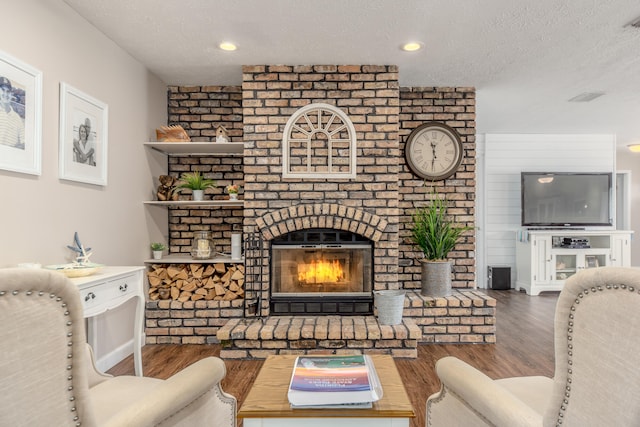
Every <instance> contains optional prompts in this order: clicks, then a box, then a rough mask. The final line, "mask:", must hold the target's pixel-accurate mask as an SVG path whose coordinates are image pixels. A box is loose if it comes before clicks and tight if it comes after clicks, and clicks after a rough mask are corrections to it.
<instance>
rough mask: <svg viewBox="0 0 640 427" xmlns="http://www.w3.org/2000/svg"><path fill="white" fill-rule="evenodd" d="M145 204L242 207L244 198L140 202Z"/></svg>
mask: <svg viewBox="0 0 640 427" xmlns="http://www.w3.org/2000/svg"><path fill="white" fill-rule="evenodd" d="M142 203H144V204H145V205H155V206H165V207H181V206H182V207H189V206H203V207H207V206H208V207H244V200H202V201H195V200H174V201H168V202H162V201H158V200H148V201H145V202H142Z"/></svg>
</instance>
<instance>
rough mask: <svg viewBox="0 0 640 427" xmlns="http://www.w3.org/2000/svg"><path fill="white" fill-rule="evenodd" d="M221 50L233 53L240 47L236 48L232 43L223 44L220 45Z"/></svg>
mask: <svg viewBox="0 0 640 427" xmlns="http://www.w3.org/2000/svg"><path fill="white" fill-rule="evenodd" d="M219 46H220V49H222V50H226V51H228V52H232V51H234V50H236V49H237V48H238V46H236V45H235V44H233V43H231V42H222V43H220V45H219Z"/></svg>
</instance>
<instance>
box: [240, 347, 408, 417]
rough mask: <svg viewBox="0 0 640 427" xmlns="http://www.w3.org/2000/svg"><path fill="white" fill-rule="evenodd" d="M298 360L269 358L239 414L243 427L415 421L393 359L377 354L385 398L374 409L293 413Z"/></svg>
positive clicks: (376, 363) (376, 364) (374, 361)
mask: <svg viewBox="0 0 640 427" xmlns="http://www.w3.org/2000/svg"><path fill="white" fill-rule="evenodd" d="M296 357H297V356H295V355H282V356H269V357H267V359H266V360H265V362H264V365H263V366H262V369H261V370H260V372H259V373H258V376H257V377H256V379H255V382H254V383H253V386H252V387H251V390H249V394H248V395H247V398H246V399H245V401H244V402H243V403H242V407H241V408H240V410H239V411H238V418H242V419H243V426H244V427H299V426H301V425H304V427H320V426H330V427H360V426H366V427H409V420H410V418H413V417H415V412H414V411H413V407H412V406H411V402H410V401H409V398H408V396H407V392H406V390H405V389H404V385H403V384H402V379H401V378H400V375H399V374H398V369H397V368H396V364H395V362H394V361H393V358H392V357H391V356H388V355H377V354H374V355H371V359H372V360H373V364H374V365H375V367H376V372H377V373H378V377H379V378H380V383H381V384H382V393H383V396H382V399H380V400H378V401H377V402H375V403H374V404H373V407H372V408H367V409H291V407H290V405H289V400H288V399H287V391H288V389H289V381H290V380H291V374H292V372H293V364H294V362H295V360H296ZM301 418H304V420H301Z"/></svg>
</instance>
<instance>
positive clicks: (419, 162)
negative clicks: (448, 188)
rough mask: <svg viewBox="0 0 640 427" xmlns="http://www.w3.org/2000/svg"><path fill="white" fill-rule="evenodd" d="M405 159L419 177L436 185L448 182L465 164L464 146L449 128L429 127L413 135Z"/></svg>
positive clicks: (422, 127) (431, 125) (406, 149)
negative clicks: (444, 180)
mask: <svg viewBox="0 0 640 427" xmlns="http://www.w3.org/2000/svg"><path fill="white" fill-rule="evenodd" d="M405 155H406V158H407V163H408V164H409V167H410V168H411V170H412V171H413V172H414V173H415V174H416V175H418V176H420V177H422V178H424V179H429V180H432V181H434V180H440V179H445V178H448V177H449V176H451V175H453V174H454V173H455V172H456V170H458V167H459V166H460V162H462V156H463V151H462V142H461V140H460V137H459V136H458V134H457V133H456V132H455V131H454V130H453V129H451V128H450V127H449V126H446V125H444V124H441V123H425V124H423V125H421V126H420V127H418V128H417V129H415V130H414V131H413V132H412V133H411V135H409V138H408V139H407V145H406V147H405Z"/></svg>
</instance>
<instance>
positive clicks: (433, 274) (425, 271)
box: [421, 260, 451, 297]
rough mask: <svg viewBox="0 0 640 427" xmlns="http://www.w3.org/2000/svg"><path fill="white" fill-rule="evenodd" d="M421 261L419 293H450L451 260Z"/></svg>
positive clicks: (425, 294)
mask: <svg viewBox="0 0 640 427" xmlns="http://www.w3.org/2000/svg"><path fill="white" fill-rule="evenodd" d="M421 263H422V278H421V285H422V290H421V294H422V295H424V296H429V297H446V296H449V295H451V261H426V260H421Z"/></svg>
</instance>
